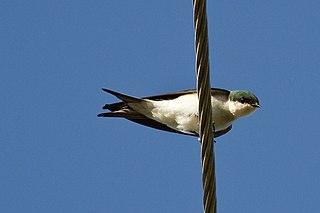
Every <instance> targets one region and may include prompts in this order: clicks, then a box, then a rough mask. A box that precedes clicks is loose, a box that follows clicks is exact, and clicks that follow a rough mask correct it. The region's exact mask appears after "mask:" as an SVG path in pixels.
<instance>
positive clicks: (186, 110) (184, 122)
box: [130, 93, 233, 133]
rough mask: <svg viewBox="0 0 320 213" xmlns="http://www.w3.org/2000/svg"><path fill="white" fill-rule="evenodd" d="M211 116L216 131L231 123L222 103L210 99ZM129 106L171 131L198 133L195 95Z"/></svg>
mask: <svg viewBox="0 0 320 213" xmlns="http://www.w3.org/2000/svg"><path fill="white" fill-rule="evenodd" d="M211 103H212V108H213V110H212V115H213V120H214V122H215V128H216V131H219V130H222V129H225V128H226V127H228V126H229V125H230V124H231V122H232V121H233V117H232V115H231V114H230V112H229V110H228V108H227V107H226V106H225V104H224V103H222V102H220V101H219V100H217V99H215V98H213V97H212V99H211ZM139 105H140V106H138V104H134V106H133V105H132V104H130V106H131V107H132V108H134V109H135V110H137V111H138V112H139V113H142V114H144V115H145V116H147V117H149V118H151V119H154V120H156V121H158V122H160V123H163V124H166V125H167V126H169V127H170V128H172V129H175V130H178V131H182V132H185V133H192V132H198V130H199V122H198V96H197V94H196V93H194V94H189V95H183V96H180V97H178V98H176V99H173V100H161V101H153V100H146V102H142V103H140V104H139Z"/></svg>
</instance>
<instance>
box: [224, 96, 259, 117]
mask: <svg viewBox="0 0 320 213" xmlns="http://www.w3.org/2000/svg"><path fill="white" fill-rule="evenodd" d="M229 101H230V111H231V112H232V113H233V114H234V115H235V116H236V117H242V116H246V115H249V114H251V113H253V112H254V111H255V110H256V109H257V108H259V107H260V104H259V100H258V98H257V97H256V96H255V95H254V94H253V93H252V92H249V91H246V90H233V91H231V92H230V94H229Z"/></svg>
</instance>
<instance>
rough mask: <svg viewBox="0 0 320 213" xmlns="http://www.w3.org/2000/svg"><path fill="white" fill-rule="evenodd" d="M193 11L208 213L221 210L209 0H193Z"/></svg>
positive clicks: (204, 192) (205, 210) (205, 204)
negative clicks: (208, 17) (218, 208)
mask: <svg viewBox="0 0 320 213" xmlns="http://www.w3.org/2000/svg"><path fill="white" fill-rule="evenodd" d="M193 12H194V28H195V49H196V72H197V91H198V97H199V138H200V142H201V154H202V156H201V157H202V186H203V206H204V212H205V213H209V212H210V213H213V212H217V199H216V177H215V162H214V159H215V158H214V143H213V138H214V133H213V128H212V124H213V122H212V108H211V86H210V72H209V47H208V46H209V45H208V26H207V14H206V1H205V0H193Z"/></svg>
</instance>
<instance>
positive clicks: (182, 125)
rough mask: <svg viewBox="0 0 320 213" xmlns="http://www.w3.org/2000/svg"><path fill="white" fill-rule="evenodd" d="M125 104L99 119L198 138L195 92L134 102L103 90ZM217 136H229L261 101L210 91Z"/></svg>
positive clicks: (246, 95)
mask: <svg viewBox="0 0 320 213" xmlns="http://www.w3.org/2000/svg"><path fill="white" fill-rule="evenodd" d="M102 90H103V91H105V92H107V93H110V94H112V95H114V96H116V97H117V98H119V99H120V100H121V101H122V102H117V103H112V104H106V105H105V106H104V107H103V109H107V110H110V111H111V112H106V113H101V114H98V117H122V118H126V119H128V120H130V121H133V122H136V123H138V124H142V125H145V126H149V127H152V128H156V129H160V130H165V131H169V132H174V133H180V134H186V135H193V136H199V121H198V115H199V112H198V96H197V91H196V90H185V91H181V92H175V93H168V94H163V95H157V96H150V97H144V98H135V97H131V96H128V95H124V94H121V93H118V92H115V91H112V90H109V89H102ZM211 105H212V119H213V122H214V123H213V126H214V128H213V129H214V130H215V133H214V136H215V138H216V137H219V136H221V135H224V134H226V133H227V132H229V131H230V130H231V128H232V123H233V122H234V121H235V120H237V119H238V118H240V117H243V116H246V115H249V114H251V113H253V112H254V111H255V110H256V109H257V108H258V107H260V105H259V100H258V98H257V97H256V96H255V95H254V94H253V93H251V92H249V91H246V90H233V91H228V90H224V89H216V88H214V89H211Z"/></svg>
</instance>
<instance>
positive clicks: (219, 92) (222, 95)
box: [103, 88, 230, 111]
mask: <svg viewBox="0 0 320 213" xmlns="http://www.w3.org/2000/svg"><path fill="white" fill-rule="evenodd" d="M103 91H105V92H109V93H111V92H112V93H111V94H113V95H115V94H114V93H115V92H114V91H111V90H107V89H103ZM196 92H197V90H184V91H181V92H173V93H167V94H162V95H154V96H147V97H143V98H141V99H149V100H154V101H157V100H171V99H175V98H178V97H179V96H181V95H186V94H192V93H196ZM117 94H119V93H117ZM229 94H230V91H229V90H225V89H218V88H211V95H213V96H214V97H216V98H217V99H219V100H222V101H227V100H228V98H229ZM117 97H118V96H117ZM120 99H121V98H120ZM124 106H126V104H125V103H124V102H117V103H113V104H106V105H105V106H104V107H103V109H109V110H111V111H116V110H119V109H121V108H122V107H124Z"/></svg>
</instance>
